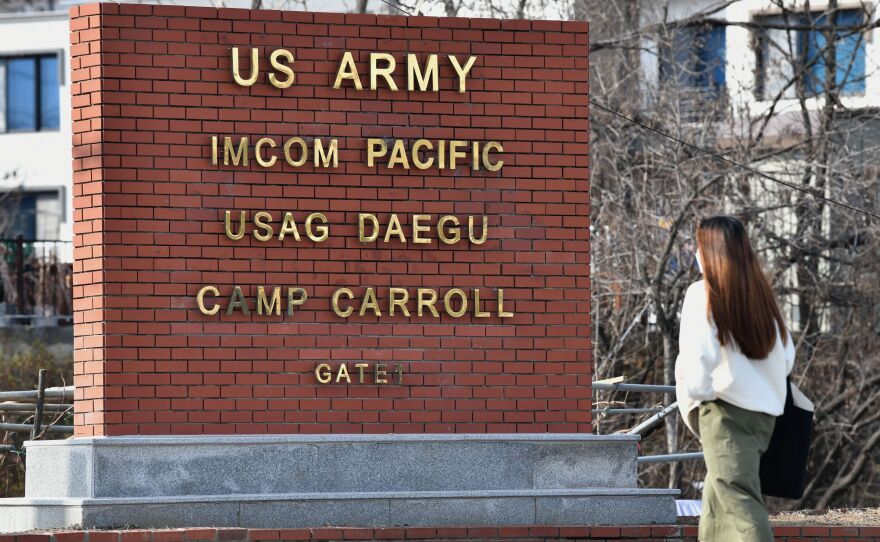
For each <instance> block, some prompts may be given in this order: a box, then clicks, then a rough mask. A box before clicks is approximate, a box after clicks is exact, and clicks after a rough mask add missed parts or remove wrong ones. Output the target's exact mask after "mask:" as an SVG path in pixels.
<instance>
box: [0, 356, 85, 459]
mask: <svg viewBox="0 0 880 542" xmlns="http://www.w3.org/2000/svg"><path fill="white" fill-rule="evenodd" d="M73 390H74V387H73V386H65V387H52V388H50V387H46V369H40V372H39V377H38V381H37V389H35V390H21V391H0V416H2V418H3V419H2V421H0V431H9V432H24V433H30V439H31V440H37V439H39V438H42V437H43V436H44V435H45V434H47V433H62V434H71V433H73V426H72V425H60V424H59V423H58V422H59V421H61V420H62V419H63V418H64V417H65V415H66V414H69V413H72V412H73V404H72V403H71V402H72V401H73ZM8 418H13V419H14V420H15V421H12V420H9V419H8ZM16 418H18V419H16ZM21 418H24V420H22V419H21ZM27 420H30V422H29V423H28V421H27ZM45 422H48V423H45ZM13 451H16V450H15V449H14V447H12V446H10V445H0V452H13Z"/></svg>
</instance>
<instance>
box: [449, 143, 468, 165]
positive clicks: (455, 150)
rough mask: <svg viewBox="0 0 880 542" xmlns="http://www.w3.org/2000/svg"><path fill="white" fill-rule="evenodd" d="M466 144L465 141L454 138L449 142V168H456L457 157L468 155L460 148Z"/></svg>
mask: <svg viewBox="0 0 880 542" xmlns="http://www.w3.org/2000/svg"><path fill="white" fill-rule="evenodd" d="M466 145H467V144H466V143H465V142H464V141H455V140H453V141H450V142H449V169H455V159H456V158H464V157H466V156H467V155H466V154H465V153H464V152H463V151H461V150H459V149H460V148H461V147H464V146H466Z"/></svg>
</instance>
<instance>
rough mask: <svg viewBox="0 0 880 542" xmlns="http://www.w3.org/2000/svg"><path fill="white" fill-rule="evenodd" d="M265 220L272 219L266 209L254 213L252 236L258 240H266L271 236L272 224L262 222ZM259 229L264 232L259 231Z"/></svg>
mask: <svg viewBox="0 0 880 542" xmlns="http://www.w3.org/2000/svg"><path fill="white" fill-rule="evenodd" d="M265 220H268V221H269V222H271V221H272V215H270V214H269V213H267V212H266V211H260V212H259V213H257V214H255V215H254V237H255V238H256V239H257V240H258V241H268V240H269V239H271V238H272V233H273V230H272V224H269V222H264V221H265ZM261 231H262V232H265V233H260V232H261Z"/></svg>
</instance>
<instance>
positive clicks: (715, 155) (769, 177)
mask: <svg viewBox="0 0 880 542" xmlns="http://www.w3.org/2000/svg"><path fill="white" fill-rule="evenodd" d="M590 104H592V105H593V106H595V107H597V108H599V109H601V110H602V111H605V112H606V113H610V114H612V115H614V116H616V117H620V118H621V119H623V120H625V121H627V122H631V123H633V124H635V125H637V126H640V127H642V128H644V129H645V130H648V131H651V132H654V133H655V134H657V135H660V136H663V137H665V138H667V139H671V140H672V141H675V142H676V143H678V144H680V145H684V146H685V147H688V148H690V149H693V150H695V151H698V152H701V153H703V154H708V155H709V156H711V157H713V158H716V159H718V160H721V161H723V162H727V163H728V164H730V165H732V166H735V167H738V168H740V169H744V170H746V171H748V172H750V173H754V174H755V175H757V176H759V177H762V178H764V179H767V180H768V181H772V182H774V183H778V184H781V185H783V186H787V187H788V188H791V189H792V190H797V191H798V192H803V193H804V194H807V195H810V196H812V197H814V198H816V199H820V200H823V201H826V202H828V203H831V204H833V205H838V206H840V207H844V208H846V209H849V210H850V211H855V212H857V213H861V214H864V215H866V216H869V217H872V218H876V219H880V215H878V214H875V213H872V212H871V211H868V210H865V209H860V208H858V207H853V206H852V205H849V204H847V203H843V202H841V201H837V200H833V199H831V198H828V197H825V196H823V195H822V194H817V193H815V192H813V191H811V190H807V189H805V188H803V187H800V186H798V185H796V184H793V183H790V182H787V181H783V180H782V179H778V178H776V177H773V176H772V175H768V174H766V173H764V172H762V171H758V170H757V169H755V168H753V167H749V166H747V165H745V164H740V163H739V162H736V161H734V160H731V159H730V158H728V157H726V156H724V155H722V154H719V153H717V152H715V151H713V150H710V149H706V148H704V147H700V146H698V145H695V144H693V143H690V142H688V141H685V140H683V139H680V138H677V137H675V136H674V135H672V134H668V133H666V132H664V131H663V130H660V129H658V128H655V127H653V126H651V125H649V124H645V123H643V122H641V121H638V120H636V119H634V118H631V117H628V116H626V115H624V114H623V113H620V112H619V111H615V110H613V109H609V108H608V107H605V106H604V105H602V104H600V103H598V102H596V101H595V100H593V99H590Z"/></svg>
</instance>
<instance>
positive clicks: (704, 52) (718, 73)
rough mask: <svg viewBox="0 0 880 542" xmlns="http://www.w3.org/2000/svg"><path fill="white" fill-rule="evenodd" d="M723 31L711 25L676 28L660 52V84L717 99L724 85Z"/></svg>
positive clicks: (709, 23)
mask: <svg viewBox="0 0 880 542" xmlns="http://www.w3.org/2000/svg"><path fill="white" fill-rule="evenodd" d="M725 37H726V36H725V27H724V26H722V25H718V24H713V23H711V22H705V23H698V24H691V25H687V26H683V27H681V28H677V29H675V31H674V34H673V36H672V37H671V39H670V40H669V42H668V43H667V44H666V45H665V46H663V47H661V48H660V81H661V82H663V83H674V84H676V85H677V86H678V87H679V88H682V89H695V90H699V91H703V92H708V93H710V94H713V95H717V94H719V93H720V92H721V90H722V89H723V88H724V82H725Z"/></svg>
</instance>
